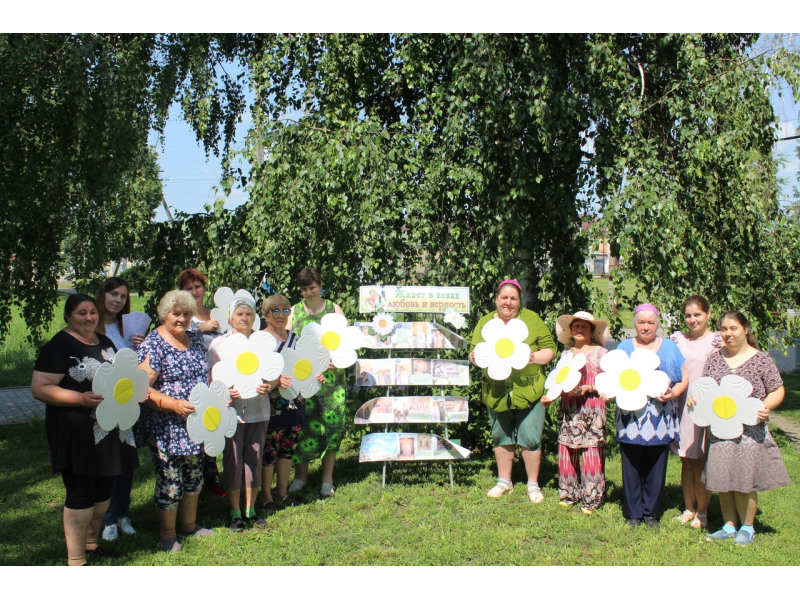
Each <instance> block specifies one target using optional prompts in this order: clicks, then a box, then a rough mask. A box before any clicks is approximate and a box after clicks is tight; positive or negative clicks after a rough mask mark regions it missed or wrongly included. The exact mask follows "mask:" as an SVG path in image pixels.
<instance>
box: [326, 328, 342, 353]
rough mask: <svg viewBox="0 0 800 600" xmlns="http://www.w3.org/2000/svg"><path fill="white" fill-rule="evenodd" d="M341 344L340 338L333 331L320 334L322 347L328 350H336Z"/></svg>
mask: <svg viewBox="0 0 800 600" xmlns="http://www.w3.org/2000/svg"><path fill="white" fill-rule="evenodd" d="M341 343H342V338H341V337H339V334H338V333H336V332H335V331H326V332H325V333H323V334H322V345H323V346H325V347H326V348H327V349H328V350H336V349H337V348H338V347H339V344H341Z"/></svg>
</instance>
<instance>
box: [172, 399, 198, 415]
mask: <svg viewBox="0 0 800 600" xmlns="http://www.w3.org/2000/svg"><path fill="white" fill-rule="evenodd" d="M173 402H174V404H173V406H172V410H173V411H174V412H175V414H176V415H179V416H181V417H188V416H189V415H190V414H192V413H193V412H194V406H192V403H191V402H189V401H188V400H178V399H177V398H175V399H173Z"/></svg>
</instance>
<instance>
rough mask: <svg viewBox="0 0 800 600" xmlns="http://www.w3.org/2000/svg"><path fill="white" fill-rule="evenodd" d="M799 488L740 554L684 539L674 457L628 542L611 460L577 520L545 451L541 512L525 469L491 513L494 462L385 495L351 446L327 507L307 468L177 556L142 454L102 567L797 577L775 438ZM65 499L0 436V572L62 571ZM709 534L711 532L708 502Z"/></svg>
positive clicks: (30, 435) (799, 498)
mask: <svg viewBox="0 0 800 600" xmlns="http://www.w3.org/2000/svg"><path fill="white" fill-rule="evenodd" d="M776 437H777V439H778V441H779V443H780V444H781V446H782V451H783V456H784V460H785V462H786V466H787V468H788V470H789V474H790V476H791V478H792V481H793V482H794V483H793V484H792V485H791V486H790V487H786V488H781V489H777V490H772V491H768V492H764V493H762V494H761V495H760V504H759V513H758V517H757V519H756V531H757V532H758V534H757V536H756V541H755V543H754V544H753V545H752V546H749V547H746V548H739V547H735V546H734V545H733V544H732V543H718V544H717V543H715V544H711V543H703V535H702V534H701V533H700V532H698V531H695V530H693V529H691V528H689V527H685V526H681V525H680V524H679V523H678V522H677V521H676V520H675V517H676V516H678V514H680V512H681V510H682V496H681V490H680V485H679V480H680V464H679V461H678V459H677V458H676V457H671V458H670V462H669V470H668V475H667V481H668V485H667V492H666V498H665V501H664V514H663V517H662V518H661V527H660V528H659V529H657V530H651V529H647V528H644V527H641V528H638V529H636V530H635V531H631V530H630V529H629V528H628V526H627V525H626V524H625V522H624V519H623V515H622V511H621V498H620V493H621V490H620V487H621V474H620V459H619V455H618V453H617V452H616V450H615V449H614V448H612V452H611V455H610V456H609V458H608V460H607V475H608V499H607V502H606V504H605V505H604V506H603V507H602V508H601V509H600V510H599V511H597V512H596V513H595V514H593V515H591V516H586V515H583V514H580V513H578V512H576V511H575V510H572V509H567V508H564V507H561V506H559V505H558V502H557V500H558V492H557V465H556V461H555V456H554V454H553V453H552V452H549V453H548V454H547V455H546V457H545V460H544V464H543V468H542V477H541V478H540V482H541V483H542V484H543V487H544V493H545V501H544V502H543V503H542V504H539V505H533V504H531V503H530V502H529V501H528V498H527V495H526V493H525V486H524V481H525V479H524V475H523V472H522V469H521V468H516V469H515V472H514V481H515V483H516V487H515V490H514V492H513V493H512V494H510V495H509V496H506V497H504V498H501V499H498V500H493V499H490V498H487V497H486V495H485V493H486V490H487V489H488V488H489V487H491V486H492V485H493V483H494V477H495V471H494V464H493V460H492V459H491V457H490V456H488V455H474V456H473V457H471V458H470V459H468V460H466V461H462V462H457V463H454V464H453V471H454V478H455V489H454V490H453V491H451V490H450V486H449V483H448V472H447V465H446V463H436V464H426V463H406V464H398V463H392V464H390V465H389V467H388V473H387V485H386V487H385V488H382V487H381V465H380V464H359V462H358V452H357V451H358V443H357V441H355V440H347V441H346V442H345V445H344V448H343V452H342V454H341V457H340V460H339V461H338V463H337V467H336V472H335V478H336V484H337V491H336V495H335V496H334V497H333V498H331V499H328V500H324V501H320V500H316V499H315V494H316V492H317V491H318V489H319V474H318V470H317V469H318V463H317V464H312V470H311V477H310V484H309V486H308V488H307V490H308V492H307V493H306V494H305V496H304V499H305V500H307V501H308V504H306V505H304V506H300V507H295V508H289V509H286V510H283V511H281V512H278V513H276V514H274V515H272V516H271V517H270V518H269V519H268V525H267V526H266V527H265V528H263V529H249V530H246V531H245V532H243V533H238V534H237V533H232V532H230V531H228V529H227V527H226V524H227V520H228V512H227V503H226V501H225V500H222V499H220V498H217V497H216V496H207V495H203V496H201V502H200V512H199V518H200V522H201V523H202V524H203V525H205V526H207V527H211V528H213V529H214V530H215V531H216V534H217V535H216V536H215V537H213V538H206V539H198V540H195V539H192V540H189V541H187V542H186V543H185V545H184V550H183V551H182V552H180V553H178V554H164V553H161V552H157V551H156V549H155V541H156V538H157V534H158V527H157V521H156V515H155V510H154V508H153V503H152V493H153V474H152V464H151V460H150V456H149V454H148V451H147V450H146V449H142V450H140V461H141V463H142V466H141V467H140V468H139V469H138V470H137V472H136V477H135V485H134V490H133V498H132V499H133V506H132V509H131V518H132V520H133V523H134V524H135V526H136V527H137V529H138V530H139V532H138V534H137V535H135V536H123V537H121V538H120V539H119V541H118V542H117V543H116V544H115V548H116V549H117V550H118V551H120V552H121V553H122V557H121V558H119V559H115V560H110V559H104V560H93V559H90V560H91V562H92V563H94V564H106V565H796V564H798V561H800V542H798V527H797V515H798V514H800V494H798V482H800V457H799V456H798V452H797V450H796V449H795V448H794V447H793V446H792V445H791V444H788V443H787V442H786V439H785V437H783V436H782V435H780V433H778V434H776ZM63 496H64V492H63V486H62V483H61V480H60V478H59V477H56V476H53V475H52V474H51V472H50V464H49V456H48V450H47V444H46V441H45V434H44V425H43V423H41V422H38V421H34V422H30V423H23V424H17V425H6V426H3V427H0V530H1V531H3V535H2V536H0V564H3V565H61V564H64V562H65V551H64V541H63V530H62V524H61V509H62V505H63V500H64V498H63ZM709 520H710V524H711V527H714V528H716V527H718V526H719V525H720V521H721V519H720V511H719V503H718V501H717V500H716V498H715V499H714V500H713V501H712V504H711V508H710V511H709Z"/></svg>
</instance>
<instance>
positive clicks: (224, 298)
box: [211, 287, 261, 333]
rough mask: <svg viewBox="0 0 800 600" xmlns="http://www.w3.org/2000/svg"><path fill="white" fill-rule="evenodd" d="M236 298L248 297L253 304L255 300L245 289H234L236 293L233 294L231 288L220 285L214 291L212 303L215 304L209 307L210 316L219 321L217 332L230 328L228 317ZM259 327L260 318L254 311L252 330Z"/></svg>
mask: <svg viewBox="0 0 800 600" xmlns="http://www.w3.org/2000/svg"><path fill="white" fill-rule="evenodd" d="M236 298H248V299H250V300H251V301H252V302H253V304H255V302H256V301H255V298H253V294H251V293H250V292H248V291H247V290H241V289H240V290H236V293H235V294H234V293H233V290H232V289H231V288H229V287H221V288H219V289H218V290H217V291H216V292H214V304H216V305H217V306H216V307H215V308H212V309H211V318H212V319H213V320H215V321H217V323H219V327H218V328H217V331H218V332H219V333H225V332H226V331H228V330H229V329H230V328H231V324H230V323H229V322H228V319H230V316H231V313H230V310H231V303H233V301H234V300H235V299H236ZM259 329H261V319H260V318H259V316H258V313H257V312H256V320H255V322H254V323H253V331H258V330H259Z"/></svg>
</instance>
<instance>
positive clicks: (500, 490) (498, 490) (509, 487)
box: [486, 480, 514, 498]
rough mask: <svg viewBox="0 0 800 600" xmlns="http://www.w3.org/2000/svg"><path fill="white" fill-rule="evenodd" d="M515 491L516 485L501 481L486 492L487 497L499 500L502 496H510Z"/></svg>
mask: <svg viewBox="0 0 800 600" xmlns="http://www.w3.org/2000/svg"><path fill="white" fill-rule="evenodd" d="M513 491H514V485H513V484H512V483H510V482H508V481H499V480H498V482H497V484H496V485H495V486H494V487H493V488H492V489H490V490H489V491H488V492H486V495H487V496H489V498H499V497H500V496H505V495H506V494H510V493H511V492H513Z"/></svg>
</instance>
